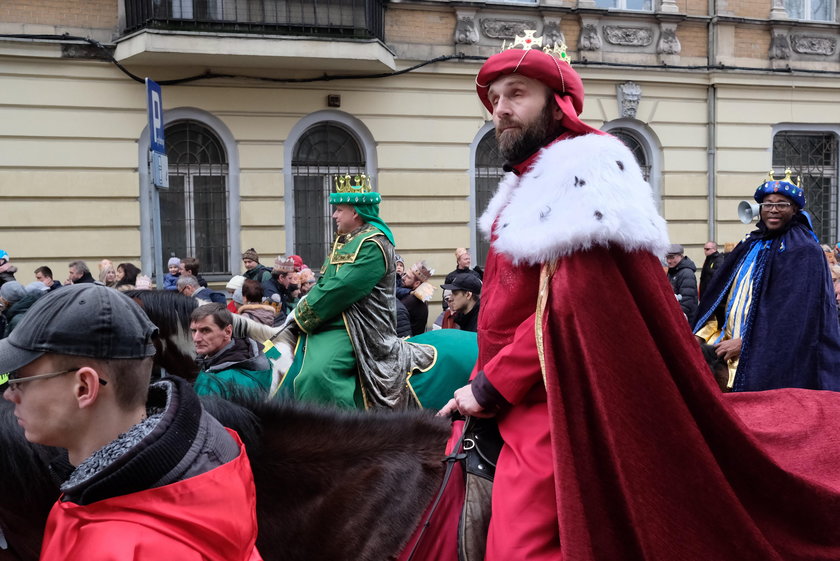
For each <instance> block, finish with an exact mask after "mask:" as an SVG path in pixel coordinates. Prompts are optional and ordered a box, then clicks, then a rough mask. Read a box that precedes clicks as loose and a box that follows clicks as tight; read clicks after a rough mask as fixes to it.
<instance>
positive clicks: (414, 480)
mask: <svg viewBox="0 0 840 561" xmlns="http://www.w3.org/2000/svg"><path fill="white" fill-rule="evenodd" d="M204 403H205V407H207V409H208V411H210V412H211V413H212V414H213V415H214V416H216V417H217V418H218V419H219V420H220V421H221V422H222V424H224V425H226V426H229V427H231V428H234V429H235V430H236V431H237V432H239V434H240V435H241V436H242V438H243V441H244V442H245V444H246V447H247V449H248V455H249V457H250V460H251V465H252V469H253V472H254V481H255V484H256V488H257V518H258V523H259V537H258V540H257V545H258V548H259V550H260V552H261V553H262V555H263V557H264V558H265V559H266V561H274V560H276V561H298V560H300V561H319V560H323V561H342V560H346V561H384V560H386V559H391V558H395V557H396V556H397V555H398V553H399V552H400V551H401V549H402V548H403V546H404V544H405V543H406V540H408V538H409V537H410V536H411V534H412V532H413V531H414V529H415V527H416V526H417V525H418V523H419V522H420V519H421V516H422V515H423V512H424V510H425V508H426V507H427V505H428V504H429V503H430V502H431V500H432V498H433V497H434V496H435V494H436V491H437V490H438V488H439V485H440V483H441V481H442V479H443V474H444V465H443V463H442V461H441V460H442V459H443V455H444V446H445V442H446V439H447V437H448V435H449V425H448V423H447V422H446V421H445V420H443V419H440V418H436V417H434V416H433V415H432V414H431V413H430V412H428V411H415V412H407V413H391V412H388V413H361V412H352V411H343V410H337V409H326V408H321V407H315V406H311V405H302V404H299V403H293V402H277V401H271V402H266V401H261V400H260V401H254V400H248V399H247V398H245V399H241V400H239V403H233V402H229V401H225V400H222V399H218V398H215V399H205V401H204ZM12 410H13V405H12V404H11V403H9V402H7V401H5V400H3V401H2V404H0V449H2V451H3V453H2V454H0V474H2V478H0V529H2V534H3V537H4V539H5V542H6V548H0V560H31V561H34V560H36V559H37V558H38V551H39V549H40V543H41V536H42V533H43V529H44V523H45V521H46V517H47V513H48V511H49V508H50V506H51V505H52V503H53V502H55V500H56V498H57V497H58V488H57V486H56V484H55V482H53V481H52V480H51V479H50V477H49V474H48V472H47V468H46V464H47V461H48V459H49V458H50V457H51V456H53V455H55V454H57V453H58V451H57V450H55V449H50V448H46V447H43V446H38V445H34V444H30V443H28V442H27V441H26V440H25V439H24V438H23V434H22V431H21V429H20V427H18V426H17V424H16V423H15V420H14V416H13V415H12ZM427 539H436V536H427ZM447 547H449V546H448V545H447ZM455 547H456V545H455V544H454V543H452V544H451V551H453V552H454V551H455ZM418 561H419V560H418Z"/></svg>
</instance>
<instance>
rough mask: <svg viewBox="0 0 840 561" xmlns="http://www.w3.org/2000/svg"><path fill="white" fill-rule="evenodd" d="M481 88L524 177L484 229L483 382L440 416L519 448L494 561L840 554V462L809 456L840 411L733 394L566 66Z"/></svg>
mask: <svg viewBox="0 0 840 561" xmlns="http://www.w3.org/2000/svg"><path fill="white" fill-rule="evenodd" d="M524 43H525V42H524V41H521V42H519V43H517V44H519V45H523V44H524ZM564 54H565V53H563V55H564ZM476 86H477V91H478V96H479V98H480V100H481V101H482V103H483V104H484V105H485V107H486V108H487V109H488V110H489V111H490V112H491V113H492V115H493V122H494V124H495V125H496V134H497V139H498V141H499V146H500V150H501V153H502V154H503V155H504V157H505V158H506V159H507V160H508V161H507V164H506V166H505V167H506V169H508V170H510V171H511V172H512V173H511V174H509V175H508V176H507V177H506V178H505V179H504V180H503V181H502V183H501V184H500V186H499V189H498V191H497V193H496V195H495V196H494V198H493V199H492V200H491V202H490V204H489V205H488V208H487V211H486V212H485V214H484V216H483V217H482V218H481V227H482V229H483V230H484V232H485V233H486V234H487V235H488V236H489V238H490V250H489V253H488V256H487V267H486V270H485V275H484V284H483V286H482V304H481V311H480V313H479V319H478V347H479V349H478V360H477V362H476V366H475V370H474V373H473V377H472V380H471V383H470V384H469V385H467V386H465V387H463V388H460V389H458V390H456V392H455V397H454V398H453V399H452V400H451V401H450V402H449V403H448V404H447V405H446V406H444V407H443V409H441V412H440V413H441V414H448V413H451V412H452V411H454V410H456V409H457V410H459V411H460V412H461V413H463V414H466V415H472V416H478V417H493V416H495V417H496V419H497V421H498V425H499V430H500V432H501V434H502V437H503V439H504V446H503V447H502V450H501V454H500V456H499V458H498V463H497V465H496V475H495V482H494V488H493V498H492V502H493V504H492V517H491V519H490V529H489V535H488V541H487V552H486V559H487V561H501V560H505V561H506V560H509V559H528V560H529V561H534V560H540V561H542V560H545V561H549V560H551V561H556V560H558V559H575V560H577V561H593V560H598V561H608V560H609V561H614V560H616V559H621V560H622V561H643V560H648V561H649V560H651V559H681V560H691V561H695V560H696V561H699V560H701V559H716V560H732V561H734V560H741V559H787V560H789V559H797V560H804V559H811V558H831V557H832V556H837V555H838V554H840V537H838V535H837V532H836V531H835V529H834V528H836V525H835V524H834V523H833V520H834V519H835V518H836V509H837V507H838V506H840V477H838V476H837V475H836V474H837V470H836V468H835V467H834V465H833V463H834V460H833V458H835V457H836V449H835V445H834V444H833V442H831V441H829V439H825V438H824V439H822V440H821V441H820V440H819V438H816V440H817V442H813V440H814V439H811V440H809V438H810V437H812V436H813V435H817V437H819V435H820V434H826V433H827V432H828V431H823V425H824V424H825V423H826V422H829V423H833V422H834V421H833V420H834V419H835V418H836V417H837V415H840V399H837V394H833V392H813V393H814V394H816V395H808V396H807V397H805V396H802V395H795V394H782V395H779V394H775V395H774V394H773V392H761V393H759V394H758V395H756V394H751V395H749V396H748V397H747V394H721V393H720V391H719V389H718V387H717V385H716V384H715V382H714V380H713V378H712V376H711V373H709V372H708V367H707V366H706V365H705V363H704V362H703V358H702V355H701V353H700V350H699V346H698V345H697V343H696V341H695V340H694V337H693V335H692V333H691V330H690V328H689V327H688V325H687V323H686V321H685V318H684V316H683V313H682V310H681V309H680V307H679V305H678V304H677V302H676V300H675V298H674V294H673V291H672V290H671V286H670V285H669V283H668V282H667V280H666V279H665V276H664V275H663V274H662V268H661V265H660V261H659V257H660V256H662V255H664V253H665V250H666V248H667V247H668V239H667V235H666V227H665V222H664V220H663V219H662V218H661V217H660V216H659V215H658V213H657V211H656V205H655V204H654V200H653V196H652V192H651V189H650V186H649V185H648V184H647V183H646V182H645V181H644V179H643V176H642V173H641V170H640V169H639V166H638V165H637V163H636V161H635V159H634V157H633V155H632V153H631V152H630V151H629V150H628V149H627V148H626V147H625V146H624V145H623V144H622V143H621V142H620V141H618V140H616V139H614V138H612V137H609V136H606V135H603V134H601V133H599V131H597V130H595V129H593V128H592V127H590V126H588V125H586V124H585V123H583V122H582V121H580V119H579V117H578V115H579V114H580V113H581V111H582V110H583V99H584V93H583V85H582V82H581V80H580V77H579V76H578V75H577V73H576V72H575V71H574V70H572V68H571V66H570V65H569V64H567V62H566V61H565V56H560V57H555V56H552V55H551V54H548V53H545V52H540V51H538V50H535V49H526V48H513V49H509V50H506V51H504V52H502V53H500V54H497V55H495V56H492V57H490V58H489V59H488V60H487V62H486V63H485V64H484V65H483V66H482V68H481V70H480V71H479V73H478V77H477V78H476ZM791 351H792V352H795V349H792V350H791ZM787 391H793V390H787ZM797 391H800V392H801V391H803V390H797ZM764 394H771V395H764ZM819 394H829V395H828V396H826V395H819ZM738 395H741V396H745V398H744V399H731V400H730V399H729V398H730V397H731V396H738ZM832 397H834V398H835V399H831V398H832ZM725 398H726V399H725ZM805 400H807V401H808V403H809V406H808V407H807V408H803V405H802V404H803V402H804V401H805ZM768 411H772V412H771V413H768ZM768 415H769V417H768ZM779 418H786V419H791V418H795V419H796V422H795V423H794V424H793V425H791V424H789V423H787V422H786V423H779V422H778V421H774V420H775V419H779ZM827 419H831V420H830V421H827ZM837 424H838V425H840V423H837ZM754 427H755V429H754V430H753V428H754ZM803 427H804V428H807V429H811V430H800V429H802V428H803ZM815 427H817V428H815ZM786 430H790V431H791V432H796V437H795V438H790V439H787V438H785V436H789V435H785V434H783V433H784V432H785V431H786ZM806 441H807V442H808V444H807V445H804V443H805V442H806ZM812 481H819V485H816V484H811V482H812ZM790 500H795V501H796V503H797V504H796V506H795V507H793V506H791V505H790V504H789V501H790ZM803 513H807V516H805V518H806V519H803V517H802V515H803Z"/></svg>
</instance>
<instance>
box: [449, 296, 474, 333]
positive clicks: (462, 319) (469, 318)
mask: <svg viewBox="0 0 840 561" xmlns="http://www.w3.org/2000/svg"><path fill="white" fill-rule="evenodd" d="M480 306H481V302H476V303H475V306H473V309H472V310H470V311H469V312H467V313H466V314H462V313H461V312H455V314H454V315H453V317H454V318H455V323H457V324H458V326H459V327H460V328H461V331H472V332H473V333H475V332H477V331H478V309H479V307H480Z"/></svg>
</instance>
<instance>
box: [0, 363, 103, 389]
mask: <svg viewBox="0 0 840 561" xmlns="http://www.w3.org/2000/svg"><path fill="white" fill-rule="evenodd" d="M80 368H81V367H79V368H71V369H69V370H62V371H61V372H49V373H47V374H36V375H35V376H23V377H21V376H20V374H18V372H17V371H14V372H9V378H8V384H9V388H10V389H14V390H18V391H20V385H21V384H25V383H26V382H32V381H34V380H46V379H47V378H55V377H56V376H62V375H64V374H69V373H71V372H76V371H78V370H79V369H80ZM99 383H100V384H101V385H103V386H104V385H106V384H107V383H108V381H107V380H103V379H102V378H99Z"/></svg>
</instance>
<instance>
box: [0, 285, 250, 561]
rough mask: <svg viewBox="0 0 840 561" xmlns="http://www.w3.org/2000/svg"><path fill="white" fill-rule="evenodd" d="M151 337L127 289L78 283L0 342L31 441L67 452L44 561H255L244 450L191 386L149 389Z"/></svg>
mask: <svg viewBox="0 0 840 561" xmlns="http://www.w3.org/2000/svg"><path fill="white" fill-rule="evenodd" d="M156 331H157V328H156V327H155V326H154V325H153V324H152V323H151V322H149V320H148V318H147V317H146V316H145V314H144V313H143V312H142V311H141V309H140V308H139V307H138V306H137V305H136V304H135V303H134V302H132V301H131V300H130V299H128V298H127V297H126V296H125V295H123V294H122V293H120V292H118V291H116V290H113V289H110V288H106V287H104V286H98V285H94V284H83V285H73V286H67V287H64V288H62V289H61V290H58V291H56V292H51V293H49V294H47V295H46V296H44V297H43V298H41V299H40V300H39V301H38V302H37V303H36V304H35V305H34V306H32V308H31V309H30V311H29V314H28V315H27V316H26V317H25V318H24V321H22V322H21V323H20V325H19V326H18V328H17V329H16V330H15V331H14V332H13V333H12V335H11V336H10V337H8V338H6V339H4V340H3V341H0V371H2V372H8V373H9V380H8V386H9V387H8V388H7V389H6V391H5V393H4V397H5V398H6V399H7V400H9V401H11V402H13V403H14V404H15V417H17V419H18V423H19V424H20V425H21V427H22V428H23V431H24V435H25V436H26V438H27V440H29V441H30V442H36V443H39V444H44V445H48V446H56V447H59V448H64V449H66V450H67V455H66V456H65V457H63V458H60V459H59V460H57V461H56V462H55V463H54V464H53V465H52V466H51V467H52V470H53V472H54V473H56V474H57V475H58V476H60V478H61V479H62V480H63V481H64V482H63V483H62V484H61V492H62V495H61V497H60V498H59V500H58V502H56V504H55V505H54V506H53V508H52V511H51V512H50V515H49V519H48V520H47V526H46V531H45V535H44V543H43V547H42V550H41V559H42V560H46V561H59V560H61V561H64V560H67V559H85V560H88V561H90V560H93V561H97V560H103V561H104V560H111V559H133V560H149V561H152V560H159V559H179V560H196V561H198V560H208V559H213V560H218V561H230V560H236V561H256V560H259V559H260V556H259V553H258V552H257V549H256V547H255V543H256V536H257V524H256V512H255V508H256V497H255V490H254V482H253V478H252V475H251V469H250V464H249V463H248V458H247V456H246V455H245V449H244V447H243V445H242V443H241V442H240V441H239V438H238V437H237V436H236V434H235V433H233V432H229V431H227V430H226V429H225V428H224V427H222V426H221V425H220V424H219V423H218V421H216V420H215V419H214V418H213V417H211V416H210V415H209V414H207V413H206V412H205V411H204V409H203V408H202V406H201V402H200V401H199V400H198V397H197V396H196V394H195V393H194V392H193V390H192V388H191V387H190V386H189V384H188V383H187V382H186V381H184V380H181V379H180V378H175V377H167V378H164V379H162V380H161V381H159V382H156V383H154V384H151V386H150V385H149V380H150V376H151V371H152V356H153V355H154V353H155V349H154V346H153V344H152V336H153V335H154V334H155V333H156Z"/></svg>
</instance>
